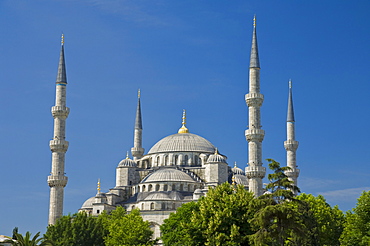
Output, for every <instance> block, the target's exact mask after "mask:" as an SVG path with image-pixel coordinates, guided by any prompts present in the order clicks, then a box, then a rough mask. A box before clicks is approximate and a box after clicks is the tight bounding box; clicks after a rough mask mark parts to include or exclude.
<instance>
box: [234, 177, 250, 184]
mask: <svg viewBox="0 0 370 246" xmlns="http://www.w3.org/2000/svg"><path fill="white" fill-rule="evenodd" d="M234 178H235V183H236V184H241V185H244V186H248V185H249V182H248V178H247V177H246V176H244V175H241V174H236V175H234Z"/></svg>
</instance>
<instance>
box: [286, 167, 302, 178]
mask: <svg viewBox="0 0 370 246" xmlns="http://www.w3.org/2000/svg"><path fill="white" fill-rule="evenodd" d="M284 173H285V175H286V176H287V177H288V178H298V176H299V169H298V168H291V169H290V170H286V171H285V172H284Z"/></svg>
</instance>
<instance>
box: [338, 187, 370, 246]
mask: <svg viewBox="0 0 370 246" xmlns="http://www.w3.org/2000/svg"><path fill="white" fill-rule="evenodd" d="M345 220H346V221H345V224H344V230H343V233H342V236H341V238H340V242H341V245H348V246H363V245H366V246H367V245H370V191H367V192H366V191H364V192H363V193H362V194H361V196H360V197H359V198H358V199H357V205H356V207H355V208H353V209H352V211H348V212H347V213H346V218H345Z"/></svg>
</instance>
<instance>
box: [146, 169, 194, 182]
mask: <svg viewBox="0 0 370 246" xmlns="http://www.w3.org/2000/svg"><path fill="white" fill-rule="evenodd" d="M164 181H170V182H174V181H175V182H178V181H185V182H195V181H194V179H192V178H191V177H190V176H189V175H188V174H186V173H184V172H182V171H180V170H177V169H174V168H161V169H159V170H158V171H156V172H154V173H151V174H149V175H148V176H147V177H146V178H144V179H143V180H142V181H141V183H151V182H164Z"/></svg>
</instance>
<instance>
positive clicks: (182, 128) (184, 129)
mask: <svg viewBox="0 0 370 246" xmlns="http://www.w3.org/2000/svg"><path fill="white" fill-rule="evenodd" d="M178 133H189V130H188V128H186V110H185V109H184V110H183V112H182V127H181V128H180V129H179V131H178Z"/></svg>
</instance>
